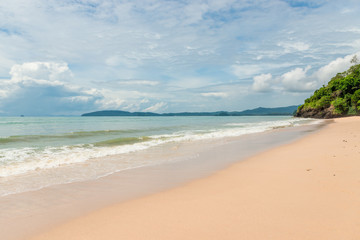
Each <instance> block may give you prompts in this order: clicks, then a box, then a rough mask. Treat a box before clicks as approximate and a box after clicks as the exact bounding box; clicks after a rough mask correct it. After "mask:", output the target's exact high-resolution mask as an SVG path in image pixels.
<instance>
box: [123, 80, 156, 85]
mask: <svg viewBox="0 0 360 240" xmlns="http://www.w3.org/2000/svg"><path fill="white" fill-rule="evenodd" d="M117 83H118V84H121V85H144V86H156V85H159V84H160V82H158V81H149V80H120V81H117Z"/></svg>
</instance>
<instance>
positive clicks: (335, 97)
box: [295, 57, 360, 118]
mask: <svg viewBox="0 0 360 240" xmlns="http://www.w3.org/2000/svg"><path fill="white" fill-rule="evenodd" d="M352 62H354V63H357V58H356V57H354V58H353V60H352ZM359 113H360V64H357V65H354V66H352V67H350V68H349V69H348V70H347V71H345V72H343V73H338V74H337V75H336V76H335V77H333V78H332V79H331V80H330V81H329V83H328V84H327V85H326V86H322V87H321V88H320V89H318V90H316V91H315V92H314V94H313V95H312V96H311V97H309V98H308V99H306V100H305V103H304V104H303V105H301V106H300V107H299V108H298V110H297V112H296V114H295V116H296V117H311V118H334V117H342V116H348V115H358V114H359Z"/></svg>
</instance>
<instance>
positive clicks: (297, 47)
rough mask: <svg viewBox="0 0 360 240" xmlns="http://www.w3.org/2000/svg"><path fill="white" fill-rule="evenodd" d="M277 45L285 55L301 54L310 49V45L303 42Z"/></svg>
mask: <svg viewBox="0 0 360 240" xmlns="http://www.w3.org/2000/svg"><path fill="white" fill-rule="evenodd" d="M277 45H278V46H279V47H282V48H284V51H285V53H292V52H298V51H300V52H303V51H306V50H308V49H309V48H310V45H309V44H306V43H304V42H279V43H278V44H277Z"/></svg>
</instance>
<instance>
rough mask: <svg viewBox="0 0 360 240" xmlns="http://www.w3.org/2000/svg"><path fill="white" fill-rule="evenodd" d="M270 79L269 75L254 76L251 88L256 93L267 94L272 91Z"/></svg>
mask: <svg viewBox="0 0 360 240" xmlns="http://www.w3.org/2000/svg"><path fill="white" fill-rule="evenodd" d="M271 79H272V75H271V73H268V74H261V75H258V76H255V77H254V78H253V80H254V82H253V85H252V88H253V89H254V90H255V91H256V92H269V91H271V89H272V86H271Z"/></svg>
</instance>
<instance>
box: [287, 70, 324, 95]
mask: <svg viewBox="0 0 360 240" xmlns="http://www.w3.org/2000/svg"><path fill="white" fill-rule="evenodd" d="M310 69H311V66H307V67H305V68H295V69H293V70H291V71H289V72H287V73H284V74H283V75H281V83H282V85H283V87H284V88H285V90H286V91H290V92H304V91H305V92H306V91H312V90H314V89H315V88H316V87H317V85H318V84H317V81H316V80H315V79H313V78H311V77H308V76H307V72H308V71H309V70H310Z"/></svg>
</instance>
